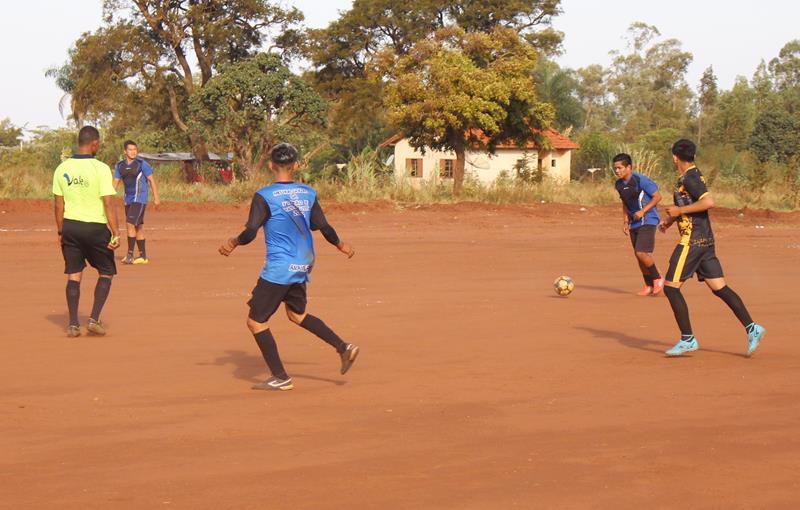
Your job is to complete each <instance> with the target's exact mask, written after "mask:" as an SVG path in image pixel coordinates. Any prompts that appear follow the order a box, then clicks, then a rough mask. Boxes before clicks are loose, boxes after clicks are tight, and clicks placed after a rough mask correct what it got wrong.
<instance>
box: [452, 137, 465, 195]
mask: <svg viewBox="0 0 800 510" xmlns="http://www.w3.org/2000/svg"><path fill="white" fill-rule="evenodd" d="M453 146H454V148H455V153H456V167H455V168H454V169H453V196H454V197H458V196H460V195H461V190H462V189H463V187H464V162H465V161H466V157H465V152H466V150H465V144H464V142H463V141H458V142H456V143H455V144H453Z"/></svg>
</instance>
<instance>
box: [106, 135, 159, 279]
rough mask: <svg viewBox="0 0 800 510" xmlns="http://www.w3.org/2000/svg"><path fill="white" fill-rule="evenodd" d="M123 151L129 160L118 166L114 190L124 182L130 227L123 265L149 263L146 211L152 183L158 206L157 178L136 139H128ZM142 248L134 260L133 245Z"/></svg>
mask: <svg viewBox="0 0 800 510" xmlns="http://www.w3.org/2000/svg"><path fill="white" fill-rule="evenodd" d="M123 148H124V149H125V158H124V159H123V160H122V161H118V162H117V164H116V165H114V188H117V187H119V183H120V181H122V182H123V184H124V185H125V221H126V225H127V228H128V253H127V254H126V255H125V258H123V259H122V263H123V264H147V263H148V262H149V259H148V258H147V251H146V248H145V237H144V210H145V208H146V207H147V199H148V184H149V186H150V187H152V188H153V204H154V205H155V206H156V207H158V205H159V204H160V203H161V200H159V198H158V186H156V179H155V177H153V169H152V168H151V167H150V165H149V164H148V163H147V161H145V160H143V159H142V158H140V157H139V148H138V147H137V146H136V142H134V141H133V140H126V141H125V143H124V145H123ZM134 243H136V246H138V248H139V256H138V257H136V258H133V246H134Z"/></svg>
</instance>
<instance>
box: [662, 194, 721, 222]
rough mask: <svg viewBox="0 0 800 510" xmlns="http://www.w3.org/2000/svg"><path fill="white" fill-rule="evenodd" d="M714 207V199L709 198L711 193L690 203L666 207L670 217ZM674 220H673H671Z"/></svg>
mask: <svg viewBox="0 0 800 510" xmlns="http://www.w3.org/2000/svg"><path fill="white" fill-rule="evenodd" d="M713 207H714V199H713V198H711V193H706V194H705V195H703V198H701V199H700V200H698V201H697V202H695V203H693V204H691V205H685V206H682V207H679V206H677V205H671V206H669V207H667V214H668V215H669V217H670V218H679V217H680V216H681V215H682V214H692V213H699V212H703V211H707V210H709V209H711V208H713ZM673 221H674V220H673Z"/></svg>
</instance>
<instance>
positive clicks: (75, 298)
mask: <svg viewBox="0 0 800 510" xmlns="http://www.w3.org/2000/svg"><path fill="white" fill-rule="evenodd" d="M80 300H81V282H76V281H74V280H67V309H68V310H69V325H70V326H77V325H78V324H79V323H78V302H79V301H80Z"/></svg>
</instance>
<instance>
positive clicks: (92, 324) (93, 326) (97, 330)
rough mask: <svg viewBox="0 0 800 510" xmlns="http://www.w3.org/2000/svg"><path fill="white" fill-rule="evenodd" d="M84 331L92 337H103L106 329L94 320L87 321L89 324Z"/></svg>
mask: <svg viewBox="0 0 800 510" xmlns="http://www.w3.org/2000/svg"><path fill="white" fill-rule="evenodd" d="M86 329H88V330H89V333H90V334H92V335H97V336H104V335H105V334H106V328H104V327H103V323H102V322H100V321H96V320H94V319H89V323H88V324H86Z"/></svg>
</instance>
